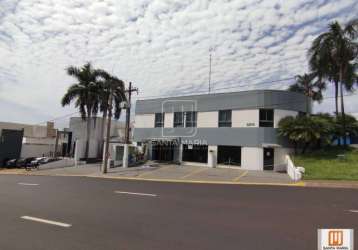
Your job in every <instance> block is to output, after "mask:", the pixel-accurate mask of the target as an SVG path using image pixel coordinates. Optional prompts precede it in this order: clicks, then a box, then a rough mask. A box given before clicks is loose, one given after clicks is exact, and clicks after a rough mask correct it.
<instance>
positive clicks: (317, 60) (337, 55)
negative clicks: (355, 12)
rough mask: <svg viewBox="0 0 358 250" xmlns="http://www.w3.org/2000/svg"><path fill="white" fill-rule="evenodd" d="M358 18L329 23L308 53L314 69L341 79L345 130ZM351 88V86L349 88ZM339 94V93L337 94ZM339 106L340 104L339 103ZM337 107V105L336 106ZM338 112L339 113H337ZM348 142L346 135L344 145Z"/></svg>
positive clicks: (329, 77)
mask: <svg viewBox="0 0 358 250" xmlns="http://www.w3.org/2000/svg"><path fill="white" fill-rule="evenodd" d="M357 38H358V19H355V20H352V21H350V22H349V23H347V25H345V26H344V27H342V26H341V25H340V24H339V23H338V22H337V21H335V22H333V23H331V24H330V25H329V30H328V31H327V32H325V33H323V34H321V35H319V36H318V37H317V38H316V39H315V40H314V41H313V43H312V46H311V48H310V49H309V52H308V55H309V58H310V66H311V69H312V70H313V71H317V72H319V73H320V74H321V76H322V77H325V78H328V79H330V80H334V79H335V80H337V76H338V81H339V83H340V84H339V89H340V93H341V113H342V122H343V128H344V131H345V111H344V100H343V96H344V91H343V86H346V88H347V85H348V83H347V79H349V78H350V77H349V76H348V75H347V74H348V73H349V70H350V67H352V62H353V61H354V60H356V59H357V56H358V43H357V42H356V39H357ZM347 89H348V90H349V89H350V88H349V87H348V88H347ZM336 96H338V94H336ZM337 106H338V105H337ZM336 108H337V107H336ZM337 114H338V113H337ZM346 144H347V140H346V136H344V145H346Z"/></svg>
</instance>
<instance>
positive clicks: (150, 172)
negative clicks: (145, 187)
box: [137, 166, 172, 178]
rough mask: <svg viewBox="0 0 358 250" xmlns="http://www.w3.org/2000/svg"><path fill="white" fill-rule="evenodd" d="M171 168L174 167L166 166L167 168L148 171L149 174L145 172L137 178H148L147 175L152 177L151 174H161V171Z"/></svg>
mask: <svg viewBox="0 0 358 250" xmlns="http://www.w3.org/2000/svg"><path fill="white" fill-rule="evenodd" d="M171 167H172V166H166V167H161V168H158V169H154V170H146V171H148V172H144V173H142V174H140V175H138V176H137V177H138V178H142V177H144V176H147V175H150V174H152V173H155V172H159V171H161V170H165V169H167V168H171Z"/></svg>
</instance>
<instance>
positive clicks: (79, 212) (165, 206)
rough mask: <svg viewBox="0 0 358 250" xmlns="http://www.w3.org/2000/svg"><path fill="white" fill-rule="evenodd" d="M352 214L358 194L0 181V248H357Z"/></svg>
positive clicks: (356, 220) (357, 221) (356, 216)
mask: <svg viewBox="0 0 358 250" xmlns="http://www.w3.org/2000/svg"><path fill="white" fill-rule="evenodd" d="M19 183H20V184H19ZM35 184H38V185H35ZM115 191H119V193H118V192H117V193H116V192H115ZM120 192H122V193H120ZM123 192H131V194H128V193H123ZM132 193H139V194H132ZM143 193H144V194H143ZM349 210H358V191H357V190H353V189H352V190H350V189H319V188H299V187H272V186H245V185H235V186H234V185H207V184H180V183H157V182H145V181H143V182H140V181H121V180H109V179H95V178H85V177H47V176H15V175H0V215H1V223H0V249H1V250H7V249H11V250H14V249H34V250H41V249H46V250H49V249H51V250H56V249H66V250H69V249H81V250H92V249H100V250H107V249H116V250H119V249H131V250H136V249H143V250H150V249H155V250H160V249H163V250H164V249H165V250H168V249H170V250H173V249H185V250H188V249H195V250H199V249H215V250H218V249H220V250H224V249H225V250H226V249H243V250H250V249H279V250H282V249H290V250H295V249H297V250H298V249H299V250H301V249H317V229H318V228H332V227H333V228H354V229H355V242H358V237H357V236H358V213H354V212H350V211H349ZM22 216H31V217H36V218H39V219H46V220H51V221H56V222H61V223H66V224H69V225H71V226H69V227H63V226H58V225H53V224H48V223H43V222H38V221H31V220H27V219H22V218H21V217H22Z"/></svg>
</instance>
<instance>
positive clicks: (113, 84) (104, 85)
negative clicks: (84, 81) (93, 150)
mask: <svg viewBox="0 0 358 250" xmlns="http://www.w3.org/2000/svg"><path fill="white" fill-rule="evenodd" d="M100 75H101V77H102V78H103V79H104V80H103V81H101V83H100V86H101V88H100V109H101V111H102V112H103V121H104V120H106V118H107V129H106V132H107V135H106V144H105V147H104V148H105V156H106V157H105V159H104V161H103V167H102V172H103V173H106V172H107V157H108V147H109V139H110V129H111V120H112V115H113V112H112V109H113V108H114V118H115V119H117V120H118V119H119V117H120V115H121V110H122V109H121V103H122V102H123V101H125V100H126V96H125V86H124V82H123V81H122V80H120V79H118V78H117V77H115V76H112V75H110V74H108V73H107V72H106V71H103V70H102V71H101V72H100ZM107 115H108V117H107ZM102 125H104V123H103V124H102ZM103 127H104V126H102V135H103V132H104V129H103Z"/></svg>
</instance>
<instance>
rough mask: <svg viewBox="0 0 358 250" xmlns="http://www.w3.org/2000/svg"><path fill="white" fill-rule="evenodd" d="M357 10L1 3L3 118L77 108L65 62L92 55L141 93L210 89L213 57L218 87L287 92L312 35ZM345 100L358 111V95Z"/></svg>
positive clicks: (113, 0)
mask: <svg viewBox="0 0 358 250" xmlns="http://www.w3.org/2000/svg"><path fill="white" fill-rule="evenodd" d="M357 13H358V4H357V2H356V0H312V1H304V0H198V1H195V0H190V1H189V0H97V1H95V0H71V1H58V0H0V58H1V60H0V117H1V118H0V120H1V121H12V122H25V123H31V124H38V123H41V122H44V121H46V120H49V119H54V118H57V117H63V116H65V117H66V115H68V114H71V113H73V112H75V111H76V110H75V108H74V107H73V106H70V107H65V108H63V107H62V106H61V105H60V100H61V97H62V96H63V94H64V93H65V91H66V89H67V88H68V87H69V85H71V84H73V83H75V79H73V78H71V77H69V76H67V75H66V72H65V68H66V67H68V66H69V65H74V66H81V65H83V64H84V63H86V62H91V63H92V64H93V65H94V67H96V68H102V69H105V70H107V71H108V72H111V73H113V74H115V75H116V76H118V77H119V78H120V79H123V80H124V81H125V82H126V83H128V82H129V81H131V82H133V84H134V86H135V87H138V88H139V95H138V96H137V95H134V98H135V99H137V98H149V97H156V96H158V97H159V96H166V95H180V94H185V95H187V94H197V93H205V92H206V91H207V89H208V81H209V79H208V78H209V61H210V60H209V58H210V54H211V58H212V73H211V88H212V92H223V91H240V90H248V89H285V88H287V86H288V85H289V84H291V83H292V81H293V80H292V78H293V77H294V76H295V75H297V74H303V73H305V72H307V71H308V65H307V48H309V47H310V44H311V42H312V41H313V39H314V38H315V37H317V35H319V34H320V33H322V32H324V31H325V30H326V29H327V26H328V24H329V23H330V22H332V21H334V20H338V21H339V22H341V23H343V24H344V23H346V22H348V21H349V20H351V19H353V18H357V16H356V15H357ZM277 80H279V81H277ZM332 95H333V92H332V89H331V88H328V90H327V91H326V93H325V96H327V97H330V96H332ZM333 100H334V99H332V98H327V99H326V101H324V102H323V103H322V104H320V105H315V111H316V112H319V111H325V112H331V111H333V108H334V103H333ZM345 101H346V109H347V111H348V112H358V98H357V96H351V97H346V98H345ZM66 121H67V120H66V119H65V118H60V119H57V120H56V122H57V123H58V126H65V125H66V124H65V123H66ZM60 124H61V125H60Z"/></svg>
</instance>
